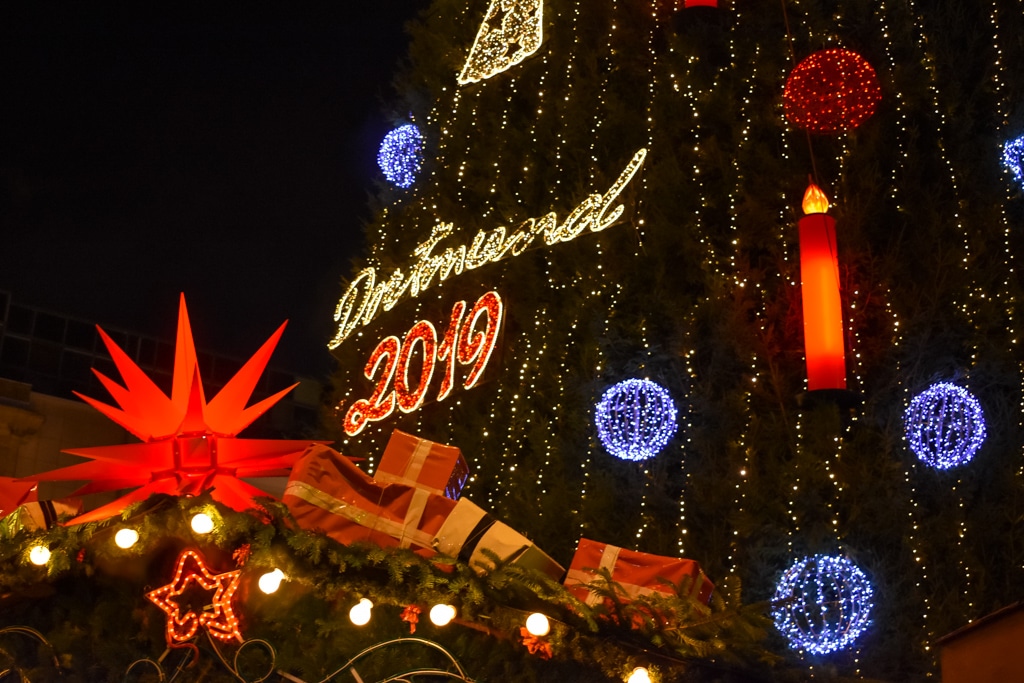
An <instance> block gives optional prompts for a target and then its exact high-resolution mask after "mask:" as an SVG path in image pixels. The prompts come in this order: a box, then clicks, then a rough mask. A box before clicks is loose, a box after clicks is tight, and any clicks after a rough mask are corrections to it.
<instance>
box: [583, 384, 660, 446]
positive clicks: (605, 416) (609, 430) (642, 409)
mask: <svg viewBox="0 0 1024 683" xmlns="http://www.w3.org/2000/svg"><path fill="white" fill-rule="evenodd" d="M594 423H595V424H596V426H597V435H598V438H600V440H601V444H602V445H603V446H604V447H605V450H607V451H608V452H609V453H611V454H612V455H614V456H615V457H616V458H621V459H623V460H646V459H647V458H653V457H654V456H656V455H657V454H658V453H660V452H661V449H663V448H664V447H665V446H666V445H667V444H668V441H669V439H671V438H672V435H673V434H675V432H676V406H675V404H674V403H673V402H672V396H671V395H670V394H669V393H668V390H667V389H665V388H664V387H662V386H661V385H660V384H657V383H655V382H652V381H650V380H648V379H627V380H624V381H622V382H619V383H618V384H615V385H613V386H612V387H611V388H609V389H608V390H607V391H605V392H604V395H603V396H601V401H600V402H599V403H598V404H597V407H596V408H595V410H594Z"/></svg>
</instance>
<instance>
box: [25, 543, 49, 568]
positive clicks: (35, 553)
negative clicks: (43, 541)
mask: <svg viewBox="0 0 1024 683" xmlns="http://www.w3.org/2000/svg"><path fill="white" fill-rule="evenodd" d="M28 561H29V562H31V563H32V564H34V565H36V566H37V567H42V566H43V565H44V564H46V563H47V562H49V561H50V549H49V548H47V547H46V546H43V545H37V546H33V548H32V549H31V550H29V551H28Z"/></svg>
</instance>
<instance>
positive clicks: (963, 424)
mask: <svg viewBox="0 0 1024 683" xmlns="http://www.w3.org/2000/svg"><path fill="white" fill-rule="evenodd" d="M903 428H904V429H905V430H906V434H907V441H908V442H910V450H912V451H913V452H914V455H916V456H917V457H918V458H920V459H921V460H922V461H923V462H925V463H927V464H929V465H931V466H932V467H934V468H936V469H940V470H945V469H949V468H950V467H956V466H957V465H963V464H965V463H967V462H970V460H971V458H973V457H974V454H975V453H977V452H978V449H979V448H981V444H982V442H983V441H984V440H985V415H984V413H983V412H982V410H981V404H980V403H978V399H976V398H974V395H973V394H971V392H969V391H967V390H966V389H964V388H963V387H958V386H957V385H955V384H949V383H948V382H940V383H938V384H933V385H932V386H930V387H928V388H927V389H926V390H925V391H923V392H921V393H920V394H918V395H917V396H915V397H914V400H912V401H911V402H910V405H909V406H908V407H907V410H906V412H905V413H904V414H903Z"/></svg>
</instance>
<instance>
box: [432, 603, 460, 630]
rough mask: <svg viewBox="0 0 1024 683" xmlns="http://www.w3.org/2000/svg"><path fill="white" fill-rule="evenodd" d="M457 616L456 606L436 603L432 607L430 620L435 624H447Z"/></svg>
mask: <svg viewBox="0 0 1024 683" xmlns="http://www.w3.org/2000/svg"><path fill="white" fill-rule="evenodd" d="M454 618H455V608H454V607H452V606H451V605H434V606H433V607H431V608H430V622H431V623H432V624H434V626H447V625H448V624H450V623H451V621H452V619H454Z"/></svg>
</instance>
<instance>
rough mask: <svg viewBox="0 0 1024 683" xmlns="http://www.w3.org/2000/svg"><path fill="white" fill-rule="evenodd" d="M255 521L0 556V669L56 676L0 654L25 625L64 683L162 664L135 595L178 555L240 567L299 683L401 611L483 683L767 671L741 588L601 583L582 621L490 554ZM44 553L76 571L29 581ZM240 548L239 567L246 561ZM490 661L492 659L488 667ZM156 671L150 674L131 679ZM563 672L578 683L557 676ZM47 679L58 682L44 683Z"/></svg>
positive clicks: (160, 521)
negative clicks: (450, 619)
mask: <svg viewBox="0 0 1024 683" xmlns="http://www.w3.org/2000/svg"><path fill="white" fill-rule="evenodd" d="M264 506H265V507H264V508H263V509H262V510H261V511H259V512H258V513H257V514H243V513H237V512H233V511H231V510H228V509H225V508H222V507H221V506H219V505H218V504H216V503H214V502H213V501H212V500H210V499H209V498H208V497H207V496H203V497H200V498H196V499H180V500H179V499H175V498H171V497H166V496H160V497H158V498H154V499H151V500H150V501H149V502H147V504H146V505H145V506H138V507H136V508H134V509H133V510H131V511H129V512H128V513H127V514H126V516H125V518H124V519H123V520H116V521H111V522H101V523H95V524H92V525H89V526H88V528H87V529H86V528H84V527H57V528H54V529H52V530H50V531H47V532H43V533H38V532H29V531H22V532H19V534H17V535H16V536H15V537H14V538H13V539H11V542H10V543H11V545H10V546H8V547H6V548H5V554H4V555H2V556H0V562H2V572H0V581H2V584H0V585H2V589H0V590H2V592H0V656H8V657H9V658H10V659H11V661H12V662H13V663H14V664H15V665H17V666H30V667H39V668H40V670H41V669H42V668H45V667H47V666H49V667H50V668H51V669H52V666H51V665H50V664H49V663H48V660H42V661H35V660H34V655H30V654H28V653H26V652H23V651H21V650H18V649H17V648H18V647H21V645H23V643H20V641H21V640H24V638H25V637H24V636H23V635H19V634H14V635H10V636H8V638H13V639H14V640H15V641H16V644H15V645H12V646H11V647H13V648H15V649H14V650H8V649H5V648H4V644H5V643H6V640H5V637H4V633H3V632H2V631H3V629H4V628H6V627H13V626H18V627H30V628H32V629H35V630H36V631H38V633H39V634H40V636H39V637H40V638H41V640H38V643H37V644H39V643H48V644H49V645H48V646H47V647H50V648H52V651H53V652H54V653H55V656H56V657H57V659H58V661H59V662H60V674H61V676H62V680H70V681H77V680H90V681H101V680H109V681H115V680H121V677H122V676H123V675H124V673H125V671H126V670H127V669H128V667H129V666H131V665H132V663H133V662H136V661H139V660H145V659H149V660H153V661H156V660H158V659H159V658H160V657H161V653H162V652H163V651H164V650H165V649H166V646H165V643H164V623H165V615H164V614H163V613H162V612H161V611H160V610H159V609H157V608H156V606H154V605H152V604H151V603H149V602H148V601H147V600H146V599H145V597H144V594H145V592H146V591H148V590H150V589H152V588H154V587H157V586H160V585H164V584H165V583H166V582H168V581H169V580H170V579H171V577H170V576H169V572H170V571H171V569H172V568H173V566H174V563H175V557H176V556H177V554H178V553H180V552H181V551H182V550H183V549H186V548H198V549H199V550H200V551H201V552H202V553H203V555H204V556H206V558H207V560H208V562H209V564H210V566H211V568H212V569H213V570H214V571H216V572H223V571H227V570H229V569H232V568H233V567H234V566H235V565H236V563H239V562H241V567H242V585H241V588H240V590H239V592H238V594H237V595H238V596H239V597H238V598H236V603H235V611H236V613H237V614H238V615H239V616H240V618H241V620H242V626H241V630H242V632H243V635H244V637H245V638H246V639H248V640H259V639H262V640H265V641H266V642H267V643H269V644H270V646H271V647H272V648H273V649H274V650H275V651H276V653H277V659H276V666H277V667H278V668H280V669H281V670H283V671H287V672H289V673H290V674H292V675H296V676H299V677H301V678H303V680H311V679H314V680H321V679H322V678H323V677H324V676H326V675H327V674H329V673H330V672H331V671H332V670H333V668H335V667H337V666H339V664H340V663H342V662H344V661H345V658H346V657H350V656H353V655H354V654H355V653H356V652H358V651H359V650H360V649H361V648H363V647H369V646H370V645H372V644H374V643H377V642H382V641H386V640H390V639H393V638H400V637H402V636H403V634H404V635H408V634H409V630H408V628H409V627H408V625H407V624H406V623H405V622H403V621H402V620H401V619H399V615H400V613H401V612H402V610H403V609H404V608H405V607H406V606H408V605H417V606H419V607H420V608H421V609H422V612H423V617H424V618H423V619H421V621H420V623H419V624H418V626H417V630H416V635H417V636H419V635H423V636H424V637H426V638H428V639H430V640H434V641H437V642H438V643H441V644H442V645H444V646H445V647H446V648H447V649H448V650H449V651H451V652H453V653H454V654H455V655H456V656H457V658H458V659H459V660H460V661H461V662H462V664H463V665H464V667H465V668H466V669H467V671H468V672H470V676H471V677H474V678H475V679H476V680H488V679H491V678H498V677H500V675H506V674H507V672H508V671H515V672H517V673H516V675H517V676H524V678H522V679H518V678H517V680H538V681H543V680H554V676H555V672H558V673H557V675H558V676H559V677H560V680H566V681H576V680H579V681H584V680H595V681H596V680H615V679H616V677H617V675H618V672H619V671H620V670H621V669H623V667H626V666H627V664H628V663H629V662H631V661H634V660H636V661H648V662H650V661H656V662H663V664H662V666H663V667H665V668H666V671H673V670H678V671H683V670H684V669H685V668H686V667H687V666H691V665H693V664H694V663H696V662H707V663H714V662H719V665H724V664H725V663H728V665H729V666H730V667H732V668H733V670H735V671H737V672H742V671H743V670H744V668H745V667H746V668H750V667H755V666H760V665H761V664H762V663H763V661H764V660H765V658H769V659H770V657H769V656H768V655H767V653H766V652H765V651H764V650H763V648H761V647H760V645H759V643H760V642H761V640H763V637H764V632H763V628H764V619H765V617H764V610H763V606H761V605H754V606H741V604H740V596H739V593H738V590H735V589H730V590H726V591H722V593H723V595H716V597H715V599H714V601H713V602H712V604H711V606H707V605H702V604H699V603H696V602H694V601H693V600H691V599H688V598H680V597H672V596H671V595H666V596H665V597H658V598H641V599H640V600H638V601H636V602H635V603H632V604H631V603H628V602H626V601H624V600H623V599H622V596H621V587H618V586H617V585H616V584H615V583H614V582H612V581H611V578H610V576H606V577H605V579H606V580H605V581H603V582H599V583H598V584H595V586H594V590H595V591H598V592H599V593H600V594H602V595H606V594H607V595H613V596H615V600H614V603H615V604H614V607H613V608H608V607H605V606H599V607H590V606H588V605H586V604H584V603H583V602H581V601H580V600H578V599H577V598H575V597H574V596H573V595H572V594H570V593H569V592H568V591H567V590H566V589H565V588H564V587H563V586H562V585H561V584H559V583H557V582H554V581H552V580H551V579H549V578H548V577H546V576H543V575H540V574H538V573H536V572H534V571H532V570H527V569H523V568H521V567H517V566H515V565H509V564H504V563H502V562H501V561H500V559H499V558H498V557H497V556H496V555H493V554H490V555H488V556H487V559H488V561H489V563H490V571H489V572H487V573H486V574H484V575H480V574H478V572H477V571H476V570H475V569H474V568H471V567H468V566H466V565H465V564H463V563H460V562H457V561H455V560H452V559H450V558H444V557H440V556H438V557H434V558H431V559H425V558H423V557H420V556H419V555H417V554H415V553H413V552H412V551H409V550H401V549H384V548H380V547H377V546H358V545H354V546H344V545H340V544H338V543H336V542H335V541H332V540H330V539H328V538H327V537H326V536H324V535H323V534H319V533H314V532H309V531H304V530H301V529H297V528H295V526H294V523H293V522H292V521H291V520H290V518H289V517H288V515H287V512H286V510H284V508H283V507H282V506H280V505H279V504H275V503H273V502H272V501H264ZM199 509H202V510H203V511H205V512H207V513H208V514H211V515H213V516H215V517H216V518H217V519H218V521H219V524H218V527H217V528H216V530H215V532H213V533H211V534H209V535H208V536H205V537H194V536H193V535H192V533H191V532H190V531H189V530H188V527H187V519H188V518H189V517H190V516H191V514H192V513H193V512H195V511H196V510H199ZM122 524H131V525H132V526H133V527H135V528H139V529H143V530H145V532H144V533H143V534H142V535H141V537H140V540H139V543H138V544H137V546H136V547H134V548H131V549H128V550H122V549H119V548H116V547H114V545H113V539H112V535H113V531H114V530H116V528H118V527H119V526H121V525H122ZM43 539H48V542H50V543H51V544H53V547H54V548H55V550H58V551H59V552H55V553H54V556H57V555H58V554H60V555H63V556H66V557H68V558H71V559H70V561H69V562H67V563H62V565H61V567H60V568H59V569H58V568H54V567H53V565H52V564H51V565H50V567H48V568H47V569H42V568H38V567H32V568H27V567H25V562H24V559H23V555H24V552H25V549H27V548H28V547H29V546H31V545H33V544H35V543H38V542H40V541H42V540H43ZM243 548H244V549H245V550H246V551H247V552H246V553H245V554H240V553H239V552H238V551H239V550H240V549H243ZM272 567H280V568H281V569H282V570H283V571H284V573H285V575H286V576H287V580H286V581H285V582H284V583H283V584H282V586H281V588H280V589H279V590H278V592H277V593H274V594H272V595H263V594H262V593H260V592H259V591H258V590H257V589H256V585H255V582H256V580H257V579H258V577H259V576H260V575H261V574H262V573H263V572H265V571H268V570H269V569H270V568H272ZM672 588H674V589H678V590H680V591H681V592H682V591H687V590H688V589H689V587H688V586H678V587H672ZM683 594H684V595H685V594H686V593H685V592H683ZM362 597H368V598H370V599H371V600H372V602H373V604H374V608H373V609H374V612H373V614H374V616H373V619H372V621H371V623H370V625H368V626H367V627H365V628H362V629H361V628H357V627H355V626H353V625H352V624H351V622H350V621H349V618H348V610H349V608H350V607H351V606H352V605H353V604H355V603H356V602H358V600H359V599H360V598H362ZM439 602H443V603H449V604H453V605H456V606H457V608H458V611H459V615H458V619H457V621H456V622H455V623H454V624H452V625H450V626H448V627H446V628H444V629H441V628H438V627H435V626H433V625H432V624H430V623H429V622H428V621H427V620H426V619H425V617H426V613H427V611H428V610H429V607H430V606H431V605H433V604H436V603H439ZM533 611H541V612H544V613H546V614H547V615H548V616H549V617H550V618H551V620H552V622H553V629H552V634H551V635H550V636H549V637H548V639H547V640H548V642H549V643H550V645H551V647H552V650H553V652H554V657H553V659H552V660H551V661H550V662H547V661H545V660H543V659H540V658H538V657H536V656H534V655H530V654H529V653H528V652H527V650H526V648H524V647H523V645H522V644H521V643H520V634H519V627H520V626H522V624H523V623H524V619H525V616H526V615H527V614H529V613H530V612H533ZM29 640H31V638H30V639H29ZM726 642H728V643H729V647H728V648H726V647H724V643H726ZM19 643H20V644H19ZM198 644H199V645H201V650H202V652H201V653H200V654H199V655H198V660H197V661H196V663H195V664H193V665H191V666H190V667H189V669H188V670H195V669H196V668H197V667H198V669H199V670H200V671H202V672H203V673H202V676H201V677H200V678H199V679H197V680H222V679H223V680H229V678H228V673H227V671H226V669H224V668H223V667H217V666H214V667H211V666H210V664H211V661H212V662H213V663H214V664H216V659H217V656H218V655H217V654H216V651H215V650H217V649H219V650H220V651H221V652H222V656H224V657H225V658H226V660H227V661H229V662H230V661H233V660H232V657H233V656H234V655H233V652H234V651H235V650H237V649H238V645H237V644H233V645H232V644H226V645H219V646H218V647H217V648H214V649H211V646H210V645H209V644H205V640H204V639H203V638H200V641H199V643H198ZM246 648H247V649H246V654H245V657H243V658H242V659H243V660H245V658H248V657H252V658H253V660H256V659H258V658H259V657H266V654H265V652H266V651H265V649H261V648H260V647H256V646H248V645H247V646H246ZM259 652H263V653H264V654H259ZM496 652H500V653H501V655H500V657H497V658H496V657H495V656H494V653H496ZM164 654H165V656H166V661H165V663H164V669H165V671H167V672H169V671H170V669H169V668H168V667H173V666H176V665H177V664H176V662H178V661H179V660H180V661H183V662H186V661H188V659H189V658H190V657H191V656H192V655H191V654H190V651H186V650H171V651H170V652H168V653H164ZM186 655H187V656H186ZM409 657H410V659H408V661H405V660H403V658H402V656H397V659H396V658H394V657H385V658H384V661H383V662H381V663H379V664H376V665H372V664H367V665H365V666H366V667H367V669H366V672H371V671H374V670H376V668H380V667H383V666H384V664H387V666H390V667H392V668H391V673H395V671H396V670H397V667H399V666H404V665H406V664H408V665H410V666H411V665H413V664H416V663H419V664H422V661H423V660H424V659H426V660H429V657H427V656H425V655H423V656H414V655H409ZM403 662H404V663H403ZM570 665H571V666H570ZM251 666H252V667H254V668H255V667H256V666H257V665H256V664H255V663H252V664H251ZM363 666H364V665H362V664H361V665H360V670H361V672H362V671H363V669H362V667H363ZM151 667H152V665H151V664H144V665H140V666H139V670H140V671H141V670H143V669H147V668H151ZM381 670H383V669H381ZM569 670H571V671H573V672H574V673H572V674H568V673H566V672H567V671H569ZM33 671H36V669H33ZM364 674H365V672H364ZM366 675H369V674H366ZM381 675H384V674H383V673H382V674H381ZM52 677H53V671H52V670H51V671H50V672H49V673H42V674H40V675H39V676H37V678H39V679H41V680H51V679H52ZM207 677H208V678H207ZM364 677H365V676H364ZM563 677H564V678H563ZM365 679H366V680H375V679H371V678H365ZM34 680H35V679H34ZM664 680H672V679H671V678H666V679H664Z"/></svg>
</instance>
